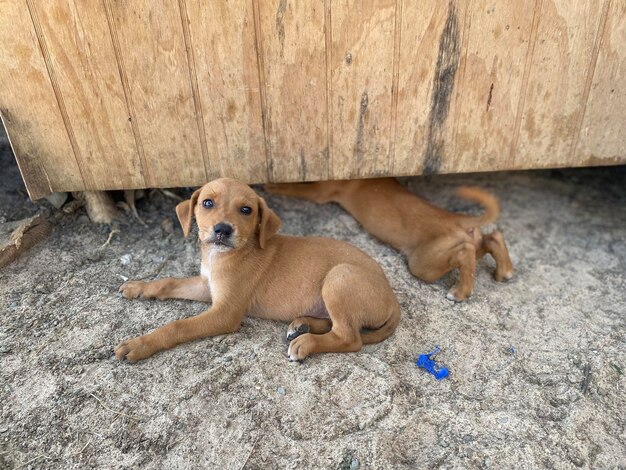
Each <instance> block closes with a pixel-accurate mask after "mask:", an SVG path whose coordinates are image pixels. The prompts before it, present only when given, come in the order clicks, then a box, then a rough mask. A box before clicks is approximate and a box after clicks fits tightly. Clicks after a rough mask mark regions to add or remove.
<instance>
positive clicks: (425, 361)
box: [415, 346, 450, 380]
mask: <svg viewBox="0 0 626 470" xmlns="http://www.w3.org/2000/svg"><path fill="white" fill-rule="evenodd" d="M439 351H441V348H440V347H439V346H435V349H433V350H432V351H431V352H429V353H428V354H420V356H419V358H417V362H416V363H415V364H417V367H421V368H422V369H426V370H427V371H428V372H430V373H431V374H433V375H434V376H435V378H436V379H437V380H441V379H445V378H446V377H447V376H448V374H449V373H450V372H448V369H446V368H445V367H443V366H439V365H437V363H436V362H435V361H433V360H432V359H431V356H434V355H435V354H437V353H438V352H439Z"/></svg>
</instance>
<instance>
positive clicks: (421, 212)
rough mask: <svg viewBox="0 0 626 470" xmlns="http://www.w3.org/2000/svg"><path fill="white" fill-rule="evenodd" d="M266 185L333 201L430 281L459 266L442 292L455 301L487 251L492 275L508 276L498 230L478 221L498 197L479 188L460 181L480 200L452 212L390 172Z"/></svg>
mask: <svg viewBox="0 0 626 470" xmlns="http://www.w3.org/2000/svg"><path fill="white" fill-rule="evenodd" d="M266 188H267V190H268V191H270V192H273V193H277V194H284V195H288V196H294V197H299V198H303V199H307V200H310V201H314V202H317V203H319V204H322V203H327V202H337V203H339V204H340V205H341V207H343V208H344V209H345V210H347V211H348V212H349V213H350V214H352V216H353V217H354V218H355V219H356V220H357V221H358V222H359V223H360V224H361V225H362V226H363V227H364V228H365V230H367V231H368V232H370V233H371V234H372V235H374V236H375V237H376V238H378V239H380V240H381V241H383V242H385V243H388V244H390V245H391V246H393V247H394V248H396V249H397V250H400V251H401V252H402V253H404V254H405V255H406V256H407V258H408V264H409V270H410V271H411V273H413V275H415V276H416V277H418V278H420V279H422V280H424V281H426V282H434V281H436V280H437V279H439V278H441V277H442V276H443V275H445V274H447V273H448V272H450V271H451V270H453V269H455V268H458V269H459V272H460V275H459V280H458V282H457V283H456V284H455V285H454V286H453V287H452V289H451V290H450V292H449V293H448V295H447V297H448V299H450V300H454V301H457V302H460V301H462V300H464V299H466V298H467V297H468V296H470V295H471V293H472V290H473V288H474V272H475V270H476V260H477V259H479V258H481V257H483V256H484V255H485V254H487V253H489V254H490V255H491V256H493V258H494V259H495V261H496V270H495V273H494V278H495V279H496V281H507V280H509V279H511V277H512V276H513V273H514V269H513V264H512V263H511V259H510V257H509V252H508V250H507V247H506V244H505V242H504V237H503V236H502V233H501V232H499V231H497V230H496V231H495V232H492V233H490V234H488V235H482V234H481V232H480V229H479V227H480V226H482V225H487V224H490V223H492V222H494V221H495V220H496V219H497V218H498V216H499V214H500V207H499V204H498V201H497V200H496V198H495V197H493V196H492V195H491V194H489V193H487V192H485V191H483V190H481V189H479V188H469V187H464V188H460V189H459V190H458V193H457V194H458V195H459V196H460V197H462V198H464V199H469V200H471V201H475V202H478V203H480V204H481V205H483V206H484V207H485V212H484V213H483V214H482V215H480V216H477V217H473V216H469V215H464V214H455V213H452V212H448V211H446V210H443V209H441V208H439V207H436V206H434V205H432V204H430V203H429V202H427V201H425V200H424V199H421V198H419V197H417V196H415V195H414V194H413V193H411V192H410V191H408V190H407V189H406V188H404V187H403V186H402V185H401V184H400V183H398V182H397V181H396V180H395V179H394V178H381V179H368V180H352V181H324V182H318V183H292V184H278V185H277V184H272V185H266Z"/></svg>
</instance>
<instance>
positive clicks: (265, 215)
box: [259, 197, 282, 248]
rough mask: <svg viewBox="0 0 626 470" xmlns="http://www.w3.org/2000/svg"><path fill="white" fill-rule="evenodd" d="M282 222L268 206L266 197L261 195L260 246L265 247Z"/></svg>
mask: <svg viewBox="0 0 626 470" xmlns="http://www.w3.org/2000/svg"><path fill="white" fill-rule="evenodd" d="M281 224H282V222H281V221H280V219H279V218H278V216H277V215H276V213H275V212H274V211H273V210H272V209H270V208H269V207H267V203H266V202H265V199H263V198H262V197H259V246H260V247H261V248H265V245H266V244H267V241H268V240H269V239H270V238H272V237H273V236H274V235H276V232H278V229H279V228H280V226H281Z"/></svg>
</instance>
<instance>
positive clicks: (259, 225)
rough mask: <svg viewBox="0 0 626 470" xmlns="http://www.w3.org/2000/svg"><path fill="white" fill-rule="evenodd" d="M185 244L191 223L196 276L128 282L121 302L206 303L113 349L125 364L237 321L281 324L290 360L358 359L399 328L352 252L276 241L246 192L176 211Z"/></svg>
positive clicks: (378, 286)
mask: <svg viewBox="0 0 626 470" xmlns="http://www.w3.org/2000/svg"><path fill="white" fill-rule="evenodd" d="M176 214H177V215H178V219H179V220H180V223H181V225H182V227H183V232H184V234H185V237H186V236H187V235H188V234H189V230H190V229H191V225H192V218H193V216H194V215H195V217H196V221H197V223H198V228H199V238H200V244H201V251H202V262H201V266H202V271H201V273H202V274H201V275H200V276H196V277H191V278H187V279H160V280H158V281H152V282H141V281H129V282H126V283H125V284H123V285H122V286H121V287H120V291H121V292H122V295H123V296H124V297H126V298H130V299H135V298H143V299H147V298H157V299H190V300H199V301H203V302H211V303H212V305H211V307H210V308H209V309H208V310H207V311H205V312H203V313H201V314H200V315H197V316H195V317H192V318H186V319H183V320H176V321H174V322H172V323H169V324H167V325H165V326H162V327H161V328H157V329H156V330H155V331H153V332H152V333H149V334H147V335H145V336H140V337H138V338H133V339H130V340H127V341H124V342H123V343H121V344H120V345H118V346H117V348H116V349H115V355H116V356H117V358H118V359H123V358H126V359H128V360H129V361H130V362H136V361H139V360H141V359H145V358H147V357H150V356H152V355H153V354H154V353H156V352H158V351H161V350H164V349H169V348H172V347H174V346H176V345H177V344H181V343H185V342H187V341H192V340H195V339H199V338H204V337H207V336H215V335H221V334H225V333H232V332H235V331H237V330H238V329H239V327H240V326H241V321H242V319H243V317H244V316H245V315H251V316H255V317H260V318H267V319H272V320H280V321H290V322H291V325H290V326H289V329H288V332H287V339H288V340H289V341H291V342H290V344H289V350H288V355H289V359H290V360H302V359H304V358H305V357H307V356H308V355H310V354H315V353H323V352H344V351H358V350H360V349H361V346H362V345H363V344H369V343H375V342H378V341H382V340H383V339H385V338H387V337H388V336H390V335H391V334H392V333H393V331H394V330H395V328H396V326H397V325H398V322H399V321H400V306H399V304H398V301H397V299H396V296H395V294H394V293H393V291H392V290H391V287H390V286H389V282H388V281H387V278H386V277H385V274H384V273H383V271H382V269H381V268H380V266H379V265H378V264H377V263H376V262H375V261H374V260H373V259H372V258H370V257H369V256H368V255H366V254H365V253H363V252H362V251H361V250H359V249H357V248H355V247H353V246H351V245H349V244H347V243H344V242H340V241H337V240H332V239H329V238H313V237H308V238H304V237H290V236H282V235H276V232H277V231H278V229H279V227H280V225H281V222H280V219H279V218H278V216H277V215H276V214H275V213H274V212H273V211H272V210H271V209H269V208H268V207H267V204H266V203H265V201H264V200H263V199H262V198H261V197H259V196H257V194H256V193H255V192H254V191H253V190H252V189H251V188H250V187H249V186H247V185H245V184H243V183H241V182H239V181H236V180H233V179H229V178H222V179H218V180H215V181H213V182H211V183H208V184H206V185H204V186H203V187H202V188H200V189H198V190H197V191H196V192H194V193H193V196H192V197H191V199H190V200H189V201H185V202H182V203H180V204H179V205H178V206H177V207H176Z"/></svg>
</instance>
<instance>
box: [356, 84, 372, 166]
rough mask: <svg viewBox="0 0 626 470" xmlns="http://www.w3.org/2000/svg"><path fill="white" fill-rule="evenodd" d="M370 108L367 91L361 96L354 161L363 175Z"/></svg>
mask: <svg viewBox="0 0 626 470" xmlns="http://www.w3.org/2000/svg"><path fill="white" fill-rule="evenodd" d="M368 106H369V96H368V95H367V91H364V92H363V94H362V95H361V104H360V105H359V120H358V123H357V126H356V142H355V143H354V159H355V162H356V170H357V173H358V174H361V166H362V164H363V155H364V154H365V150H366V149H365V122H366V121H367V116H368V109H367V107H368Z"/></svg>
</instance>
